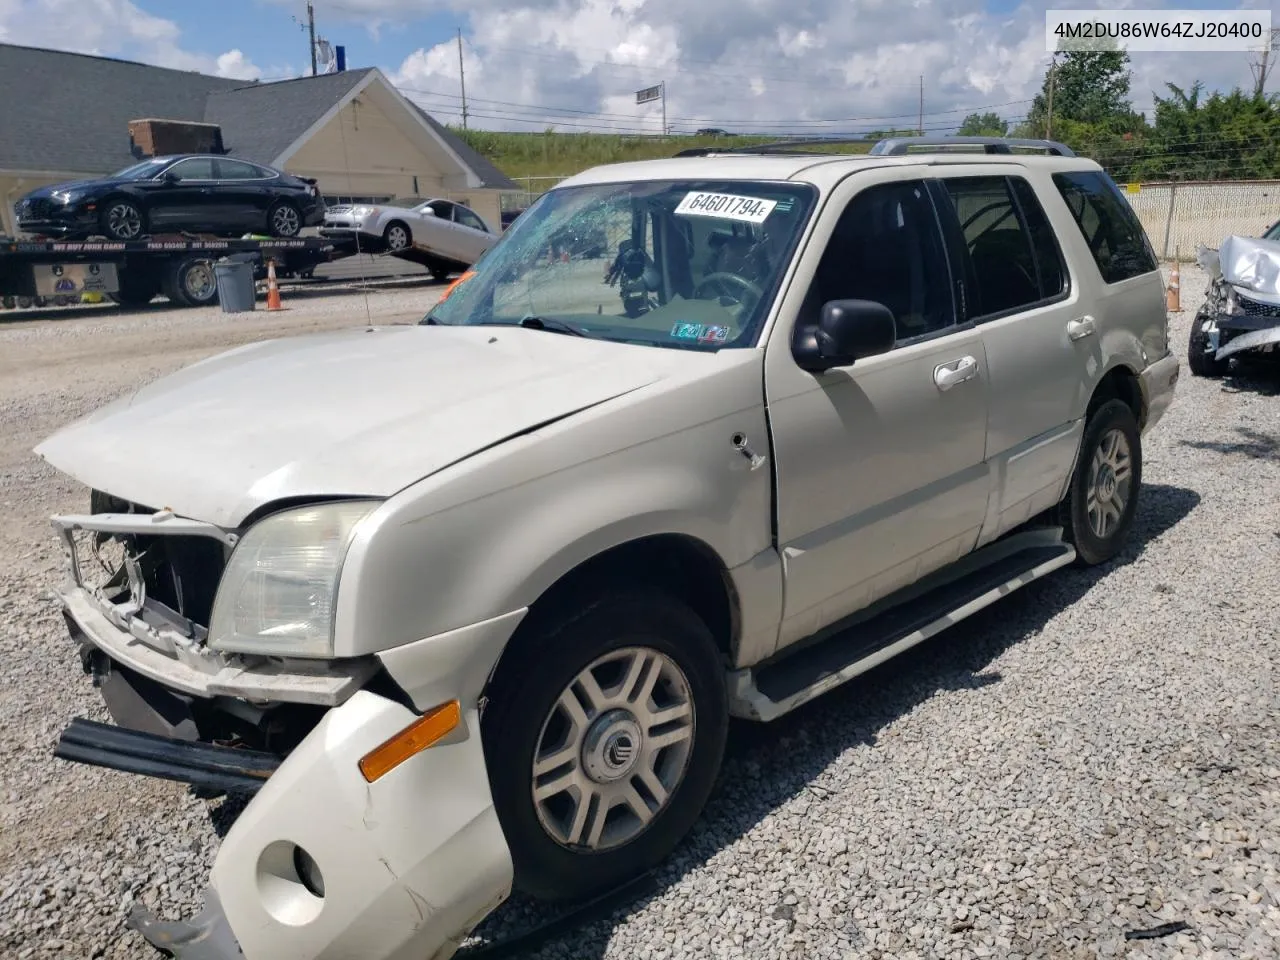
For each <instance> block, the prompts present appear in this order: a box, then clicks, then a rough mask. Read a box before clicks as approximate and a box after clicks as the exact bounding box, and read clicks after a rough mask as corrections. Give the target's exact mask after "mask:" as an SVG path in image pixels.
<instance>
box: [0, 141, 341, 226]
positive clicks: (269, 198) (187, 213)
mask: <svg viewBox="0 0 1280 960" xmlns="http://www.w3.org/2000/svg"><path fill="white" fill-rule="evenodd" d="M17 214H18V227H19V229H21V230H22V231H23V232H24V233H29V234H33V235H35V236H43V237H63V238H78V237H86V236H94V235H102V236H106V237H107V238H109V239H111V240H138V239H140V238H142V237H145V236H147V235H149V234H157V233H171V232H178V231H189V232H192V233H212V234H218V235H224V236H237V235H239V234H243V233H263V232H265V233H267V234H270V235H271V236H274V237H296V236H297V235H298V232H299V231H300V230H301V229H302V228H303V227H305V226H310V225H311V224H315V223H320V222H321V221H323V220H324V201H323V199H321V197H320V191H319V190H318V189H317V188H316V182H315V181H314V180H311V179H309V178H306V177H295V176H291V175H290V174H287V173H282V172H281V171H279V170H274V169H272V168H271V167H265V166H263V165H261V164H257V163H249V162H247V161H245V160H233V159H231V158H230V157H222V156H205V155H202V154H183V155H180V156H170V157H153V158H151V159H149V160H144V161H142V162H141V163H135V164H134V165H133V166H131V167H126V168H125V169H124V170H121V171H119V172H118V173H114V174H112V175H111V176H109V177H103V178H102V179H100V180H77V181H74V182H72V183H59V184H55V185H53V186H51V187H41V188H40V189H39V190H34V191H32V192H31V193H29V194H27V195H26V196H25V197H23V198H22V199H21V200H19V201H18V204H17Z"/></svg>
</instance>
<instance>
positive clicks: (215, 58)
mask: <svg viewBox="0 0 1280 960" xmlns="http://www.w3.org/2000/svg"><path fill="white" fill-rule="evenodd" d="M314 5H315V11H316V21H317V31H318V33H319V34H320V35H321V36H322V37H323V38H325V39H327V40H329V41H330V42H331V43H333V44H343V45H344V46H345V47H346V51H347V63H348V66H349V67H361V66H378V67H380V68H382V70H383V71H384V72H386V73H387V75H388V76H390V77H391V78H392V80H393V82H395V83H396V84H397V85H398V86H399V87H400V88H401V89H402V90H403V91H404V92H405V93H406V95H408V96H409V97H411V98H412V99H414V100H416V101H418V102H419V103H420V104H422V105H423V106H424V107H426V108H427V109H428V110H430V111H431V112H432V113H433V114H435V115H436V116H437V117H439V119H441V120H442V121H445V122H456V121H457V120H458V119H459V111H460V103H461V99H460V95H459V94H460V85H459V76H458V42H457V31H458V30H459V29H460V30H461V31H462V46H463V57H464V64H465V71H466V89H467V98H468V108H469V113H470V124H471V126H474V127H487V128H491V129H508V130H530V131H536V130H541V129H544V128H546V127H548V126H555V127H556V128H558V129H562V130H566V131H568V130H579V131H600V130H620V131H633V130H648V131H651V132H657V131H658V130H659V129H660V128H661V119H660V118H661V109H660V107H659V106H658V105H657V104H650V105H647V106H637V105H636V103H635V91H636V90H637V89H638V88H640V87H646V86H649V85H651V84H658V83H659V82H664V83H665V85H666V91H667V120H668V123H669V125H670V127H671V128H672V129H673V130H675V131H691V130H693V129H695V128H697V127H701V126H716V127H723V128H726V129H729V130H735V131H742V132H746V131H763V132H769V133H783V132H786V133H799V132H809V133H815V134H817V133H822V134H834V133H845V134H851V133H863V132H867V131H869V130H872V129H876V128H883V127H887V126H892V125H898V126H915V124H916V122H917V113H918V111H919V109H920V107H919V102H920V84H921V80H920V78H921V77H922V76H923V88H924V126H925V128H926V129H928V130H935V131H938V132H944V131H947V130H949V129H953V128H954V127H955V125H956V124H958V123H959V121H960V119H961V117H962V116H963V115H964V114H965V113H967V112H970V111H973V110H978V111H986V110H994V111H995V112H997V113H999V114H1000V115H1001V116H1003V117H1005V118H1006V119H1009V120H1013V121H1016V120H1018V119H1020V118H1021V117H1023V116H1024V115H1025V113H1026V111H1027V109H1028V108H1029V106H1030V98H1031V97H1032V96H1033V95H1034V94H1035V92H1036V91H1037V90H1038V89H1039V87H1040V83H1041V80H1042V78H1043V75H1044V70H1045V67H1046V65H1047V63H1048V54H1047V52H1046V50H1045V30H1044V11H1045V9H1046V8H1055V9H1056V8H1063V7H1067V8H1091V7H1109V8H1114V7H1133V8H1138V7H1141V8H1146V9H1158V8H1183V9H1185V8H1188V7H1195V8H1197V9H1234V8H1237V7H1245V8H1257V9H1267V8H1268V7H1270V6H1271V5H1272V4H1271V3H1270V2H1269V0H1239V2H1228V0H1181V2H1175V3H1161V2H1155V0H1143V2H1141V3H1138V2H1132V0H1130V2H1124V0H1121V2H1114V0H1113V2H1106V3H1098V2H1097V0H1072V2H1064V0H1055V2H1046V0H1034V2H1018V0H807V2H799V3H797V2H796V0H315V3H314ZM305 11H306V4H305V0H218V2H216V3H210V2H204V0H200V2H192V0H0V41H3V42H10V43H19V44H27V45H33V46H46V47H55V48H58V49H65V50H78V51H83V52H90V53H99V54H104V55H109V56H117V57H123V58H127V59H135V60H142V61H145V62H148V63H155V64H161V65H164V66H170V67H177V68H180V69H188V70H200V71H203V72H207V73H213V74H219V75H222V76H230V77H241V78H246V79H261V80H269V79H276V78H284V77H290V76H299V75H301V74H303V73H305V72H307V71H309V69H310V63H309V58H308V48H307V39H306V34H305V32H304V31H303V29H302V26H301V24H302V22H304V21H305V17H306V13H305ZM1277 25H1278V26H1280V23H1278V24H1277ZM1133 68H1134V84H1133V100H1134V106H1135V107H1137V108H1138V109H1140V110H1149V108H1150V106H1151V103H1152V95H1153V94H1154V93H1161V94H1163V93H1164V92H1165V87H1164V83H1165V82H1166V81H1172V82H1174V83H1178V84H1179V85H1181V86H1186V85H1189V84H1191V83H1192V82H1193V81H1195V80H1197V79H1199V80H1202V81H1203V82H1204V83H1205V85H1206V86H1207V87H1209V88H1210V89H1213V88H1222V89H1229V88H1231V87H1233V86H1236V85H1241V86H1245V87H1249V86H1251V85H1252V77H1251V73H1250V68H1249V55H1248V54H1245V53H1236V54H1230V53H1227V54H1223V53H1194V54H1185V53H1183V54H1150V53H1148V54H1143V53H1135V54H1134V55H1133ZM1277 89H1280V71H1277V72H1276V73H1275V74H1273V75H1272V80H1271V83H1270V84H1269V85H1268V90H1269V91H1274V90H1277Z"/></svg>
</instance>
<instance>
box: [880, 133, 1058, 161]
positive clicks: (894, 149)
mask: <svg viewBox="0 0 1280 960" xmlns="http://www.w3.org/2000/svg"><path fill="white" fill-rule="evenodd" d="M962 146H981V147H982V148H983V153H1012V152H1013V150H1012V149H1011V148H1012V147H1021V148H1023V149H1027V150H1047V151H1049V153H1051V154H1053V155H1055V156H1059V157H1074V156H1075V153H1074V152H1073V151H1072V149H1071V148H1070V147H1068V146H1067V145H1066V144H1065V143H1058V142H1057V141H1056V140H1026V139H1020V138H1017V137H889V138H888V139H887V140H881V141H880V142H879V143H877V144H876V145H875V146H874V147H872V148H871V155H872V156H877V157H900V156H902V155H903V154H904V153H906V152H907V150H908V149H909V148H911V147H962Z"/></svg>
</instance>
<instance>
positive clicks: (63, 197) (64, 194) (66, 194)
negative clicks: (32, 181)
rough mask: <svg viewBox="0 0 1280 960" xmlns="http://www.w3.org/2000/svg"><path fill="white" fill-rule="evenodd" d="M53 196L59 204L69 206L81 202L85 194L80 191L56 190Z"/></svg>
mask: <svg viewBox="0 0 1280 960" xmlns="http://www.w3.org/2000/svg"><path fill="white" fill-rule="evenodd" d="M51 196H52V197H53V199H55V200H57V201H58V202H59V203H62V204H68V203H75V202H76V201H77V200H80V199H81V198H82V197H83V196H84V194H83V193H81V192H80V191H78V190H55V191H54V192H53V193H52V194H51Z"/></svg>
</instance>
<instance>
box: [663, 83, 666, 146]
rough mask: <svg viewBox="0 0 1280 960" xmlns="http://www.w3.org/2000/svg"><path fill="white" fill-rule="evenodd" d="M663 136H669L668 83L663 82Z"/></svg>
mask: <svg viewBox="0 0 1280 960" xmlns="http://www.w3.org/2000/svg"><path fill="white" fill-rule="evenodd" d="M662 135H663V136H664V137H665V136H666V135H667V81H665V80H663V81H662Z"/></svg>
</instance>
